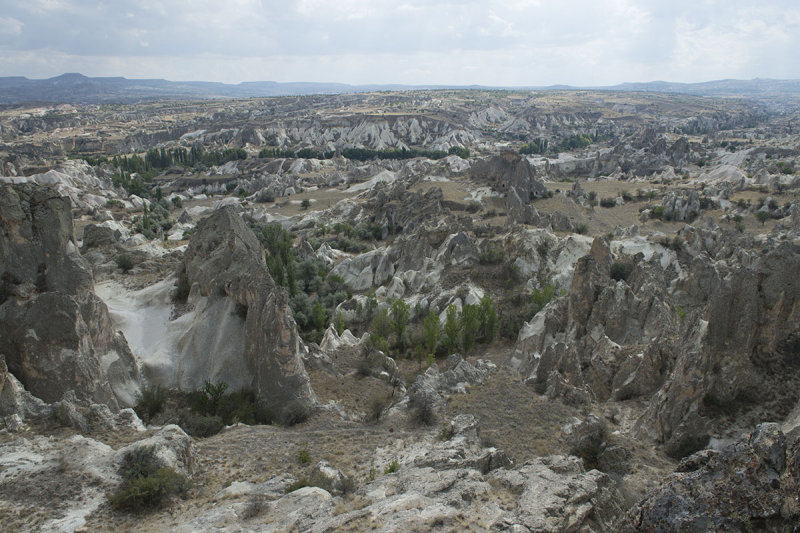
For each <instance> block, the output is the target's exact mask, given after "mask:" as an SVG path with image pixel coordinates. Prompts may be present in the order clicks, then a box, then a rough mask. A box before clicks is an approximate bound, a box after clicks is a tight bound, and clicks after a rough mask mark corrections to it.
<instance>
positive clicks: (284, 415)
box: [279, 400, 311, 426]
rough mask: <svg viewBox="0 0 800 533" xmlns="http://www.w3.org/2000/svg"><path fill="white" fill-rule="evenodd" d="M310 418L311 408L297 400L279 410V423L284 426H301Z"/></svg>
mask: <svg viewBox="0 0 800 533" xmlns="http://www.w3.org/2000/svg"><path fill="white" fill-rule="evenodd" d="M310 417H311V408H310V407H309V406H308V405H306V404H304V403H302V402H300V401H297V400H294V401H291V402H289V403H288V404H286V405H285V406H284V408H283V409H281V413H280V417H279V422H280V423H281V424H283V425H284V426H294V425H295V424H301V423H303V422H305V421H306V420H308V419H309V418H310Z"/></svg>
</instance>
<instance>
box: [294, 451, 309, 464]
mask: <svg viewBox="0 0 800 533" xmlns="http://www.w3.org/2000/svg"><path fill="white" fill-rule="evenodd" d="M297 460H298V461H299V462H300V464H301V465H307V464H308V463H310V462H311V454H310V453H308V450H306V449H305V448H301V449H300V450H298V452H297Z"/></svg>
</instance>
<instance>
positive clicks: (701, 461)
mask: <svg viewBox="0 0 800 533" xmlns="http://www.w3.org/2000/svg"><path fill="white" fill-rule="evenodd" d="M799 450H800V448H798V447H797V446H795V447H794V448H793V449H792V451H791V454H792V455H791V456H790V457H789V458H788V461H787V456H786V444H785V440H784V436H783V433H781V432H780V429H779V427H778V425H777V424H761V425H759V426H758V427H756V430H755V431H754V432H753V433H752V434H751V435H750V438H749V439H747V440H742V441H740V442H737V443H735V444H732V445H730V446H729V447H727V448H725V449H724V450H722V451H720V452H716V453H707V452H702V453H700V454H695V455H694V456H692V457H690V458H688V459H687V460H685V461H684V462H682V463H681V467H680V468H679V469H678V471H677V472H676V473H674V474H672V475H671V476H669V477H668V478H667V479H666V480H665V481H664V483H662V484H661V485H660V486H659V487H658V488H656V489H655V490H654V491H652V492H651V493H650V494H648V495H647V497H646V498H645V499H644V500H642V501H641V502H639V503H638V504H637V505H635V506H634V507H633V508H632V509H631V510H629V511H628V512H627V514H626V515H625V518H624V519H623V521H622V523H621V530H622V531H626V532H627V531H647V530H668V531H683V530H693V531H739V530H745V529H753V530H759V531H791V530H792V527H794V526H796V525H797V523H798V521H799V520H800V511H799V510H798V507H797V490H798V477H797V476H798V472H797V471H796V470H795V469H796V466H797V464H798V463H797V458H798V451H799ZM789 464H793V465H794V466H793V467H791V468H787V466H786V465H789Z"/></svg>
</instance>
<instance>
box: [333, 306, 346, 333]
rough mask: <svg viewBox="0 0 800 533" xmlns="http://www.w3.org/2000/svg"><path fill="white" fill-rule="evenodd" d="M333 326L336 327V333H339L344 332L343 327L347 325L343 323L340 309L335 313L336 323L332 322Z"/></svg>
mask: <svg viewBox="0 0 800 533" xmlns="http://www.w3.org/2000/svg"><path fill="white" fill-rule="evenodd" d="M334 326H335V327H336V333H338V334H339V335H341V334H342V333H344V330H345V327H347V326H346V324H345V323H344V315H342V312H341V311H338V312H337V313H336V323H335V324H334Z"/></svg>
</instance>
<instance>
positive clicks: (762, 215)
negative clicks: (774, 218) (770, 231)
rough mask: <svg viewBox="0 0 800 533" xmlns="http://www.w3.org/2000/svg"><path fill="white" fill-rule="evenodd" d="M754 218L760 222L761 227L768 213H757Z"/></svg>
mask: <svg viewBox="0 0 800 533" xmlns="http://www.w3.org/2000/svg"><path fill="white" fill-rule="evenodd" d="M756 218H757V219H758V221H759V222H761V225H762V226H763V225H764V223H765V222H766V221H767V219H768V218H769V213H767V212H766V211H759V212H758V213H756Z"/></svg>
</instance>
